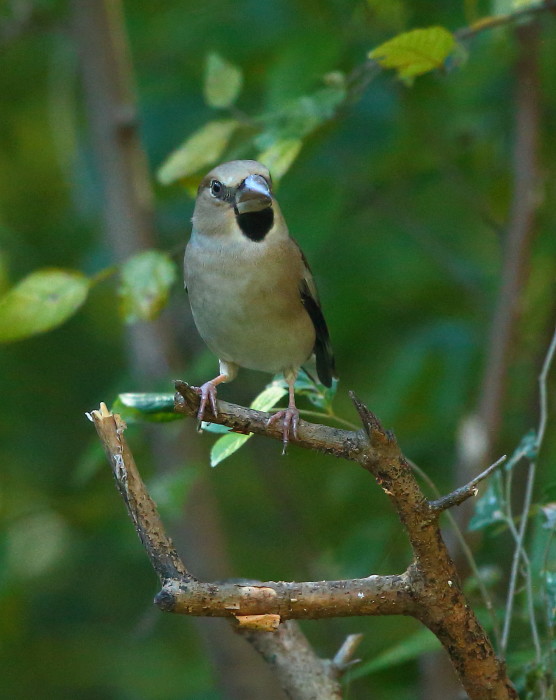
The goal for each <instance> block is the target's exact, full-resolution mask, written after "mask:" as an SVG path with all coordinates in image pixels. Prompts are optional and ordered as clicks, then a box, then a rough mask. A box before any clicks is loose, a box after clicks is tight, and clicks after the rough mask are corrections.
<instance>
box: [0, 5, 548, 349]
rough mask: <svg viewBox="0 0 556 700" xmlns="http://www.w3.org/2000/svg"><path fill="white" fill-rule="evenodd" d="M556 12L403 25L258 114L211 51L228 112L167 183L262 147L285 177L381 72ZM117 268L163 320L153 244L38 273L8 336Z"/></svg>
mask: <svg viewBox="0 0 556 700" xmlns="http://www.w3.org/2000/svg"><path fill="white" fill-rule="evenodd" d="M555 9H556V0H545V2H542V3H531V4H529V5H527V6H525V7H521V8H520V9H517V10H515V11H514V12H512V13H508V14H503V15H495V16H491V17H484V18H482V19H479V20H477V21H476V22H474V23H473V24H471V25H470V26H468V27H464V28H462V29H459V30H457V31H455V32H450V31H449V30H448V29H446V28H444V27H425V28H419V29H412V30H410V31H407V32H403V33H401V34H399V35H397V36H395V37H393V38H392V39H389V40H388V41H386V42H384V43H382V44H381V45H380V46H378V47H376V48H374V49H373V50H371V51H369V54H368V58H367V60H365V61H364V62H362V63H361V64H360V65H358V66H356V67H355V68H354V69H353V70H352V71H351V72H350V73H348V74H344V73H342V72H340V71H333V72H331V73H329V74H327V75H325V76H324V77H323V85H322V86H321V87H319V88H318V89H316V90H315V91H314V92H312V93H311V94H307V95H303V96H302V97H299V98H297V99H295V100H293V101H291V102H288V103H287V104H285V105H283V106H282V107H281V108H280V109H278V110H275V111H273V112H271V113H266V114H261V115H255V116H252V115H248V114H245V113H244V112H243V111H242V110H240V109H239V108H238V107H237V104H236V102H237V100H238V98H239V95H240V93H241V88H242V85H243V74H242V72H241V69H240V68H239V67H238V66H235V65H234V64H232V63H230V62H229V61H227V60H226V59H224V58H222V57H221V56H218V55H217V54H209V55H208V56H207V59H206V68H205V80H204V86H203V93H204V97H205V101H206V103H207V105H208V106H209V107H211V108H213V109H215V110H217V111H218V112H219V113H220V114H219V117H218V118H217V119H212V120H210V121H208V122H207V123H206V124H204V125H203V126H202V127H201V128H200V129H199V130H197V131H196V132H194V133H193V134H191V135H190V136H189V137H188V138H187V139H186V140H185V141H184V143H183V144H182V145H181V146H179V147H178V148H177V149H176V150H175V151H174V152H173V153H171V154H170V155H169V156H168V158H167V159H166V161H165V162H164V163H163V164H162V166H161V167H160V168H159V170H158V173H157V177H158V180H159V181H160V182H161V183H162V184H164V185H169V184H172V183H177V182H179V183H180V184H181V185H183V186H185V188H186V189H189V191H191V192H194V191H195V189H196V186H197V184H198V181H199V179H200V177H199V173H201V172H202V171H205V170H206V169H208V168H209V167H211V166H213V165H215V164H216V163H217V162H218V161H220V160H222V159H225V158H233V157H238V156H240V157H244V156H245V155H248V157H252V156H253V154H254V155H255V157H256V159H257V160H259V161H261V162H263V163H264V164H265V165H267V167H269V169H270V170H271V171H272V174H273V177H274V178H275V180H279V179H280V178H281V177H282V176H283V175H284V174H285V173H286V172H287V171H288V169H289V168H290V167H291V165H292V164H293V163H294V162H295V160H296V158H297V157H298V155H299V153H300V151H301V149H302V147H303V144H304V142H305V140H306V139H307V138H308V137H309V136H311V135H312V134H314V133H315V132H316V131H317V130H318V129H320V128H322V127H323V126H324V125H325V124H327V123H329V122H331V121H333V120H334V119H337V118H338V116H339V115H341V114H343V113H345V111H346V110H347V109H348V108H349V107H350V106H351V105H353V104H354V103H356V102H357V101H358V100H359V99H360V97H361V96H362V95H363V93H364V92H365V90H366V89H367V87H368V85H369V83H370V82H371V81H372V80H373V79H374V78H375V77H376V76H377V75H378V74H379V73H380V71H381V70H382V69H393V70H395V71H396V74H397V77H398V78H400V79H402V80H404V81H405V82H406V83H409V82H411V81H412V80H413V79H414V78H416V77H418V76H420V75H423V74H424V73H428V72H431V71H435V70H437V71H438V70H440V71H443V70H447V69H448V68H449V67H450V66H451V65H457V64H458V63H461V58H462V56H463V55H465V52H466V50H465V45H466V42H468V41H469V40H470V39H472V38H473V37H474V36H475V35H477V34H479V33H482V32H485V31H487V30H490V29H494V28H497V27H500V26H504V25H513V24H516V23H519V22H525V21H529V20H531V19H533V18H534V17H536V16H539V15H540V14H541V13H543V12H548V11H554V10H555ZM124 127H125V124H124ZM115 272H119V273H120V279H121V282H120V286H119V295H120V299H121V311H122V317H123V318H124V320H125V321H126V322H135V321H137V320H143V321H145V320H146V321H148V320H152V319H153V318H155V317H156V316H157V315H158V313H159V312H160V311H161V309H162V308H164V306H165V305H166V302H167V299H168V294H169V290H170V288H171V287H172V285H173V284H174V283H175V281H176V279H177V277H178V275H177V272H176V266H175V263H174V262H173V261H172V259H171V255H168V254H166V253H164V252H161V251H154V250H147V251H143V252H141V253H138V254H137V255H135V256H133V257H132V258H130V259H129V260H127V261H125V262H124V263H123V264H122V265H121V266H119V267H111V268H109V269H107V270H101V271H100V272H99V273H98V274H97V275H93V276H90V277H88V276H86V275H84V274H83V273H81V272H79V271H76V270H65V269H44V270H37V271H35V272H32V273H31V274H29V275H28V276H27V277H25V278H23V279H22V280H20V281H19V282H18V283H17V284H16V285H14V286H13V287H12V288H11V289H9V290H7V291H6V292H5V293H4V294H3V295H2V296H0V342H13V341H17V340H22V339H24V338H28V337H31V336H34V335H37V334H40V333H44V332H46V331H50V330H52V329H54V328H56V327H58V326H59V325H61V324H63V323H65V322H66V321H67V320H68V319H69V318H71V317H72V316H73V315H74V314H75V313H77V311H78V310H79V309H80V308H81V307H82V305H83V304H84V303H85V301H86V300H87V298H88V296H89V293H90V291H91V290H92V289H93V288H94V286H95V285H96V284H97V283H98V282H100V281H102V280H104V279H105V278H106V277H107V276H110V275H112V274H113V273H115Z"/></svg>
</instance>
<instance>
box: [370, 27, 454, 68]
mask: <svg viewBox="0 0 556 700" xmlns="http://www.w3.org/2000/svg"><path fill="white" fill-rule="evenodd" d="M455 46H456V41H455V39H454V36H453V34H451V33H450V32H449V31H448V30H447V29H444V27H428V28H426V29H413V30H412V31H410V32H404V33H403V34H399V35H398V36H396V37H394V38H393V39H390V40H389V41H386V42H385V43H384V44H381V45H380V46H378V47H377V48H376V49H373V50H372V51H371V52H370V53H369V58H372V59H374V60H375V61H378V63H380V65H381V66H382V67H383V68H394V69H395V70H396V71H397V72H398V77H399V78H403V79H409V78H414V77H415V76H417V75H422V74H423V73H427V72H428V71H431V70H435V69H438V68H442V66H443V65H444V61H445V60H446V58H447V57H448V55H449V54H450V53H451V52H452V51H453V50H454V48H455Z"/></svg>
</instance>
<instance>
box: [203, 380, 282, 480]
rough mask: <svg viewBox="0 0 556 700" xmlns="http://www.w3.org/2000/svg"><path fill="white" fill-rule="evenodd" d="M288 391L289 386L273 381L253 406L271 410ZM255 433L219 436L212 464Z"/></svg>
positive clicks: (215, 444) (253, 402)
mask: <svg viewBox="0 0 556 700" xmlns="http://www.w3.org/2000/svg"><path fill="white" fill-rule="evenodd" d="M287 393H288V389H287V387H286V386H285V385H284V384H283V383H282V382H280V381H279V380H278V381H273V382H271V383H270V384H269V385H268V386H267V387H266V388H265V389H263V391H261V393H260V394H259V395H258V396H256V397H255V398H254V399H253V401H252V403H251V408H254V409H255V410H256V411H269V410H270V409H271V408H273V407H274V406H275V405H276V404H277V403H278V401H280V399H281V398H282V397H283V396H285V395H286V394H287ZM252 435H253V433H250V434H249V435H241V434H238V433H227V434H226V435H223V436H222V437H221V438H219V439H218V440H217V441H216V442H215V443H214V445H213V446H212V449H211V451H210V466H211V467H216V465H217V464H220V462H222V461H223V460H225V459H226V458H227V457H229V456H230V455H233V454H234V452H237V450H239V448H240V447H241V446H242V445H244V444H245V443H246V442H247V440H249V438H250V437H252Z"/></svg>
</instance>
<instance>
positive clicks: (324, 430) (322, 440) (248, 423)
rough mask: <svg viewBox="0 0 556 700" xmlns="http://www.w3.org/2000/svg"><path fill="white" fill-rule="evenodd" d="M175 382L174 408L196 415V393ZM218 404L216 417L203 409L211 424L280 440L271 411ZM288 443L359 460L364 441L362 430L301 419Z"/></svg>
mask: <svg viewBox="0 0 556 700" xmlns="http://www.w3.org/2000/svg"><path fill="white" fill-rule="evenodd" d="M174 385H175V387H176V394H175V398H174V410H175V411H176V412H177V413H183V414H184V415H186V416H196V415H197V411H198V410H199V401H200V398H199V395H198V394H197V393H196V392H195V391H194V390H193V389H192V388H191V387H190V386H189V384H186V383H185V382H182V381H181V380H179V379H178V380H176V381H175V382H174ZM217 406H218V415H217V416H213V415H212V414H211V413H210V411H209V410H208V409H207V411H206V413H207V417H208V419H209V420H210V421H212V422H213V423H218V424H219V425H227V426H228V427H229V428H230V430H232V431H234V432H237V433H256V434H257V435H265V436H266V437H269V438H272V439H273V440H279V441H280V442H282V440H283V435H282V428H281V427H280V425H277V424H276V423H274V424H271V425H267V422H268V419H269V417H270V414H268V413H265V412H263V411H255V410H254V409H252V408H244V407H243V406H238V405H237V404H234V403H228V402H227V401H220V400H218V401H217ZM290 443H291V444H295V445H299V446H300V447H305V448H306V449H309V450H315V451H317V452H324V453H326V454H332V455H334V456H335V457H343V458H344V459H349V460H353V461H358V459H359V456H360V454H361V451H362V450H363V449H364V447H365V443H366V440H365V436H364V434H363V432H362V431H361V432H354V431H352V430H341V429H340V428H331V427H329V426H325V425H316V424H315V423H308V422H307V421H304V420H300V421H299V430H298V438H297V439H294V438H293V437H292V438H290Z"/></svg>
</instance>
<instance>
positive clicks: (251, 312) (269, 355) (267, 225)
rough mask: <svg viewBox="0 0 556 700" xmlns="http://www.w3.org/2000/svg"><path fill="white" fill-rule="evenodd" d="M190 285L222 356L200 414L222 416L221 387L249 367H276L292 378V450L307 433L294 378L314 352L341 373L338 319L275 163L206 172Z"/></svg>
mask: <svg viewBox="0 0 556 700" xmlns="http://www.w3.org/2000/svg"><path fill="white" fill-rule="evenodd" d="M184 278H185V288H186V291H187V294H188V297H189V302H190V305H191V311H192V315H193V320H194V322H195V325H196V327H197V330H198V331H199V334H200V336H201V337H202V339H203V340H204V342H205V343H206V345H207V346H208V347H209V348H210V350H211V351H212V352H213V353H214V354H215V355H216V356H217V357H218V361H219V374H218V375H217V376H216V377H214V378H213V379H211V380H209V381H207V382H205V383H204V384H203V385H202V386H200V387H192V388H193V389H194V390H195V391H196V392H197V393H198V394H199V395H200V402H199V409H198V414H197V417H198V419H199V421H202V420H205V414H206V412H207V407H209V408H210V409H211V410H212V413H213V415H214V416H215V417H216V416H217V415H218V408H217V403H216V396H217V386H218V385H220V384H221V383H223V382H230V381H232V380H233V379H234V378H235V377H236V375H237V373H238V369H239V367H244V368H247V369H254V370H260V371H263V372H269V373H271V374H276V373H278V372H283V374H284V378H285V380H286V382H287V385H288V395H289V400H288V407H287V408H286V409H283V410H280V411H278V412H277V413H275V414H274V415H272V416H271V417H270V418H269V420H268V422H267V425H272V424H274V423H277V422H278V423H279V421H282V441H283V452H284V453H285V452H286V450H287V447H288V443H289V441H290V439H291V438H292V437H293V438H295V439H297V437H298V425H299V410H298V409H297V407H296V404H295V396H294V385H295V381H296V378H297V375H298V372H299V370H300V368H301V367H302V365H304V364H305V363H306V362H307V361H308V360H309V358H310V357H311V356H312V355H313V354H314V355H315V358H316V370H317V374H318V377H319V379H320V381H321V382H322V384H323V385H325V386H326V387H330V386H331V385H332V379H333V377H335V374H336V370H335V361H334V354H333V351H332V346H331V342H330V336H329V332H328V327H327V325H326V321H325V318H324V315H323V312H322V309H321V305H320V302H319V297H318V293H317V288H316V285H315V281H314V279H313V275H312V273H311V270H310V268H309V265H308V264H307V260H306V258H305V256H304V254H303V252H302V251H301V248H300V247H299V245H298V244H297V243H296V241H295V240H294V239H293V238H292V237H291V236H290V234H289V231H288V227H287V225H286V221H285V219H284V217H283V215H282V212H281V210H280V207H279V205H278V202H277V201H276V198H275V196H274V193H273V189H272V179H271V175H270V172H269V170H268V169H267V168H266V167H265V166H264V165H263V164H262V163H259V162H257V161H255V160H233V161H229V162H226V163H222V164H220V165H218V166H217V167H215V168H213V169H212V170H211V171H210V172H209V173H208V174H207V175H206V176H205V177H204V178H203V180H202V181H201V183H200V185H199V188H198V192H197V198H196V201H195V208H194V212H193V218H192V230H191V236H190V239H189V242H188V244H187V247H186V250H185V258H184Z"/></svg>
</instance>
